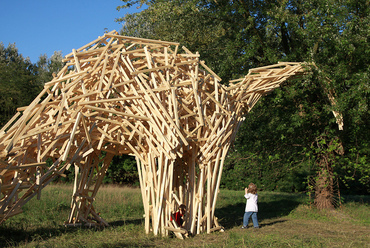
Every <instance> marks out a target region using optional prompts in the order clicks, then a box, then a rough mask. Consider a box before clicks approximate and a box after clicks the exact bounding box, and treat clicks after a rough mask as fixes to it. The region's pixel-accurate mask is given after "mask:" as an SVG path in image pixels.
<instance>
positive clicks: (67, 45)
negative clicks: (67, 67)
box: [0, 0, 140, 63]
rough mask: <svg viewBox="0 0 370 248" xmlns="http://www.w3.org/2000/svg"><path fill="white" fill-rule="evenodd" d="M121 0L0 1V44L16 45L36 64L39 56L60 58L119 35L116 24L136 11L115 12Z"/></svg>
mask: <svg viewBox="0 0 370 248" xmlns="http://www.w3.org/2000/svg"><path fill="white" fill-rule="evenodd" d="M122 4H123V2H121V1H120V0H100V1H98V0H89V1H87V0H74V1H73V0H63V1H55V0H0V23H1V24H0V42H2V43H3V44H4V46H5V47H7V46H8V44H9V43H15V45H16V47H17V48H18V52H19V53H21V54H22V55H23V57H29V58H30V59H31V61H32V63H36V62H37V60H38V58H39V56H40V55H41V54H47V56H48V57H50V56H51V55H53V53H54V51H62V54H63V56H64V55H67V54H68V53H70V52H71V51H72V49H73V48H75V49H78V48H80V47H82V46H83V45H85V44H87V43H89V42H90V41H92V40H94V39H96V38H98V36H101V35H103V34H104V30H105V29H107V30H108V31H112V30H116V31H119V30H120V29H121V27H122V24H119V23H117V22H115V19H116V18H118V17H122V16H124V15H125V14H126V13H127V12H128V11H129V12H137V11H140V10H138V9H136V8H135V7H132V8H131V9H122V10H121V11H117V10H116V7H117V6H119V5H122Z"/></svg>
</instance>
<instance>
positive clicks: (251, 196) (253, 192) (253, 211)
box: [242, 183, 259, 229]
mask: <svg viewBox="0 0 370 248" xmlns="http://www.w3.org/2000/svg"><path fill="white" fill-rule="evenodd" d="M244 191H245V195H244V197H245V198H246V199H247V204H246V206H245V213H244V217H243V226H242V228H243V229H244V228H247V226H248V222H249V218H250V217H252V222H253V226H254V228H259V225H258V220H257V212H258V205H257V201H258V195H257V186H256V185H255V184H254V183H250V184H249V185H248V188H245V189H244Z"/></svg>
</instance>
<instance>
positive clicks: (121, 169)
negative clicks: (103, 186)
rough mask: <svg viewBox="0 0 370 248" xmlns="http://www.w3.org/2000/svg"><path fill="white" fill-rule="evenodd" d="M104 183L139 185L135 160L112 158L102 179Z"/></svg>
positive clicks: (128, 157)
mask: <svg viewBox="0 0 370 248" xmlns="http://www.w3.org/2000/svg"><path fill="white" fill-rule="evenodd" d="M104 182H105V183H113V184H125V185H134V186H138V185H139V175H138V171H137V167H136V160H135V158H134V157H133V156H128V155H122V156H114V157H113V159H112V162H111V164H110V166H109V168H108V171H107V174H106V176H105V178H104Z"/></svg>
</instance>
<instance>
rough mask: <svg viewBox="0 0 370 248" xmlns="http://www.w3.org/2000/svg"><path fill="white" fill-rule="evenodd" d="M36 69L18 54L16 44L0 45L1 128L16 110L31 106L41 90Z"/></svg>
mask: <svg viewBox="0 0 370 248" xmlns="http://www.w3.org/2000/svg"><path fill="white" fill-rule="evenodd" d="M35 69H36V67H35V66H34V65H33V64H32V63H31V61H30V60H29V59H28V58H27V59H24V58H23V56H22V55H21V54H19V53H18V49H17V48H16V47H15V45H14V44H9V45H8V47H6V48H5V47H4V45H3V43H0V126H3V125H4V124H5V123H6V122H7V121H8V120H9V119H10V118H11V117H12V116H13V115H14V114H15V113H16V109H17V108H18V107H21V106H25V105H27V104H29V103H30V102H31V101H32V100H33V99H34V97H35V96H36V95H37V94H38V93H39V91H40V90H41V85H40V84H38V82H37V77H36V75H35Z"/></svg>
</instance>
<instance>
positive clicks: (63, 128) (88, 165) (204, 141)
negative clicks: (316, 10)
mask: <svg viewBox="0 0 370 248" xmlns="http://www.w3.org/2000/svg"><path fill="white" fill-rule="evenodd" d="M178 46H179V44H178V43H173V42H164V41H157V40H147V39H139V38H133V37H125V36H119V35H118V34H117V33H116V32H110V33H107V34H105V35H104V36H102V37H100V38H98V39H97V40H95V41H93V42H91V43H89V44H87V45H86V46H84V47H82V48H80V49H78V50H73V52H72V53H71V54H69V55H67V56H66V58H65V59H64V62H66V66H65V67H64V68H63V69H62V70H61V71H60V72H59V73H58V75H57V76H56V77H54V78H53V80H51V81H50V82H48V83H46V84H45V87H44V90H43V91H42V92H41V93H40V94H39V96H38V97H37V98H36V99H35V100H34V101H33V102H32V103H31V104H30V105H29V106H27V107H24V108H20V109H18V113H17V114H16V116H15V117H14V118H13V119H12V120H10V121H9V123H8V124H7V125H5V126H4V127H3V128H2V130H1V131H0V150H1V151H2V153H1V161H0V186H1V200H0V221H1V222H2V221H4V220H5V219H7V218H9V217H11V216H13V215H15V214H17V213H20V212H21V207H22V206H23V205H24V204H25V203H26V202H27V201H28V200H29V199H31V198H32V197H33V196H39V193H40V190H42V188H44V187H45V186H46V185H47V184H48V183H50V182H51V181H52V180H53V179H54V178H55V177H57V176H60V175H62V176H63V173H64V172H65V170H69V169H71V167H72V168H74V169H75V172H76V173H75V174H76V178H75V183H74V190H73V193H72V206H71V213H70V216H69V219H68V221H67V224H72V225H73V224H78V223H85V224H88V225H92V224H102V225H108V223H107V222H106V221H105V220H104V219H103V218H101V217H100V216H99V215H98V214H97V213H96V211H95V209H94V207H93V202H94V199H95V196H96V193H97V191H98V189H99V187H100V185H101V182H102V179H103V177H104V175H105V173H106V170H107V168H108V166H109V164H110V162H111V160H112V158H113V156H114V155H122V154H130V155H133V156H135V157H136V159H137V166H138V172H139V179H140V186H141V193H142V197H143V203H144V209H145V230H146V232H147V233H149V232H150V231H152V232H153V233H154V234H155V235H157V234H160V233H161V234H164V235H166V234H168V231H169V230H171V231H174V232H175V233H176V234H177V235H179V236H180V237H181V235H182V234H183V233H185V232H187V231H190V232H191V233H193V234H196V233H201V232H205V231H206V232H208V233H209V232H211V231H214V230H219V229H220V228H221V226H220V225H219V224H218V222H217V218H216V217H215V216H214V211H215V205H216V200H217V193H218V190H219V185H220V180H221V175H222V168H223V163H224V160H225V157H226V155H227V152H228V149H229V147H230V145H231V144H232V142H233V140H234V138H235V134H236V132H237V130H238V128H239V126H240V124H241V123H242V121H243V117H244V116H245V115H246V114H247V113H248V112H249V111H250V110H251V109H252V107H253V106H254V105H255V103H256V102H257V101H258V99H259V98H260V97H261V96H263V95H264V94H266V93H267V92H270V91H272V90H273V89H275V88H276V87H279V85H280V84H281V83H282V82H284V81H285V80H287V79H289V78H290V77H292V76H295V75H297V74H300V73H302V72H303V69H302V66H301V64H300V63H279V64H276V65H272V66H267V67H261V68H256V69H252V70H250V72H249V74H248V75H247V76H245V77H244V78H241V79H239V80H235V81H234V82H232V83H231V84H230V86H228V87H227V86H224V85H222V84H220V83H219V81H221V79H220V78H219V77H218V76H217V75H216V74H215V73H214V72H212V71H211V70H210V69H209V68H208V67H207V66H206V65H205V64H204V62H202V61H200V59H199V54H197V53H191V52H190V51H188V50H187V49H186V48H183V50H184V51H185V53H183V54H179V53H178ZM102 152H103V154H104V156H103V154H102ZM48 159H49V161H52V162H51V163H46V161H47V160H48ZM22 190H25V191H26V192H25V193H24V194H23V195H20V194H19V193H20V192H21V191H22ZM180 204H185V205H186V206H187V214H186V218H185V223H184V226H183V227H182V228H180V227H178V226H177V225H176V223H174V222H171V221H170V219H171V218H170V217H171V214H172V213H173V212H175V211H176V208H177V207H178V206H179V205H180ZM184 229H185V230H186V231H184Z"/></svg>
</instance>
